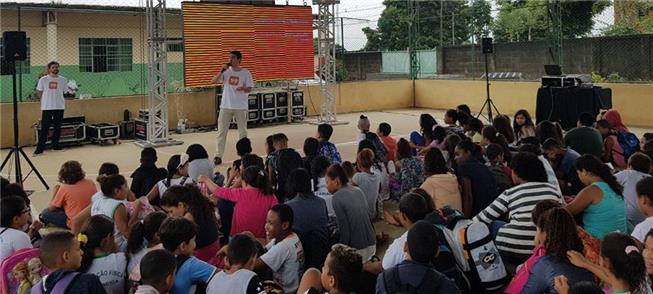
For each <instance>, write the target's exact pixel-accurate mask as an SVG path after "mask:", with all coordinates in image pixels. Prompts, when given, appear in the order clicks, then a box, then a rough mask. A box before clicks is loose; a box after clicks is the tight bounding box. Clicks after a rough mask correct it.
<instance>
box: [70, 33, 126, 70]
mask: <svg viewBox="0 0 653 294" xmlns="http://www.w3.org/2000/svg"><path fill="white" fill-rule="evenodd" d="M132 63H133V59H132V39H127V38H122V39H117V38H80V39H79V71H80V72H110V71H131V70H132Z"/></svg>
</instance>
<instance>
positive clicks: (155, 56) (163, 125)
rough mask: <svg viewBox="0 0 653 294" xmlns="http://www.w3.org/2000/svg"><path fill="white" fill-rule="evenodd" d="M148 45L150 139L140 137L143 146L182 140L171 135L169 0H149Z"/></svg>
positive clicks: (154, 145) (147, 15)
mask: <svg viewBox="0 0 653 294" xmlns="http://www.w3.org/2000/svg"><path fill="white" fill-rule="evenodd" d="M145 14H146V23H147V24H146V27H147V45H148V53H149V54H148V56H147V58H148V64H147V81H148V95H147V96H148V97H147V101H148V111H149V113H148V123H147V140H146V141H137V142H136V144H137V145H139V146H141V147H157V146H168V145H177V144H182V143H183V142H180V141H175V140H172V139H171V138H168V91H167V86H168V76H167V65H168V56H167V44H166V1H165V0H147V1H146V7H145Z"/></svg>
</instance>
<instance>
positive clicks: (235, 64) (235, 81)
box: [211, 51, 254, 165]
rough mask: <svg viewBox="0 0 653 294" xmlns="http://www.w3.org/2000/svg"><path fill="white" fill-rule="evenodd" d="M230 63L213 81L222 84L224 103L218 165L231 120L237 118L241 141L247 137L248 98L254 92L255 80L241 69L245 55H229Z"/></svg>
mask: <svg viewBox="0 0 653 294" xmlns="http://www.w3.org/2000/svg"><path fill="white" fill-rule="evenodd" d="M229 55H230V57H229V63H228V64H226V65H225V66H224V67H222V71H221V72H220V73H219V74H217V75H216V76H214V77H213V79H212V80H211V81H212V82H213V83H214V84H217V83H222V84H223V85H222V101H221V102H220V112H219V113H218V142H217V144H216V149H217V153H216V156H215V158H214V162H215V164H216V165H219V164H222V155H223V154H224V147H225V144H226V141H227V131H228V130H229V125H230V124H231V119H232V118H234V117H235V118H236V124H237V125H238V134H239V137H240V139H242V138H245V137H247V109H248V103H247V97H248V96H249V92H251V91H252V87H253V86H254V80H253V79H252V74H251V73H250V72H249V70H247V69H245V68H242V67H240V61H241V60H242V59H243V55H242V54H241V53H240V51H231V52H230V53H229Z"/></svg>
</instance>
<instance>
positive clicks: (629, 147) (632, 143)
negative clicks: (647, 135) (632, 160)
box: [617, 131, 639, 159]
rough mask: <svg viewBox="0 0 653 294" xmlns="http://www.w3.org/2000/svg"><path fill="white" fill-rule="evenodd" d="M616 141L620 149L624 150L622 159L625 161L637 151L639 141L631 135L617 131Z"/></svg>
mask: <svg viewBox="0 0 653 294" xmlns="http://www.w3.org/2000/svg"><path fill="white" fill-rule="evenodd" d="M617 140H618V141H619V145H621V149H623V150H624V158H626V159H628V158H629V157H630V156H631V155H633V153H635V152H637V151H638V150H639V139H638V138H637V136H636V135H635V134H633V133H630V132H626V131H619V132H617Z"/></svg>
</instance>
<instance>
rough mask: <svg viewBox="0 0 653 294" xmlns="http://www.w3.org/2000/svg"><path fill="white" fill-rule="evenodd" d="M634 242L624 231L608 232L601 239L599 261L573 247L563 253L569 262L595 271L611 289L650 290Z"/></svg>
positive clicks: (621, 291) (638, 251) (623, 290)
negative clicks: (586, 256)
mask: <svg viewBox="0 0 653 294" xmlns="http://www.w3.org/2000/svg"><path fill="white" fill-rule="evenodd" d="M637 245H638V244H637V243H636V242H635V240H634V239H633V238H632V237H630V236H628V235H625V234H622V233H609V234H607V235H605V237H604V238H603V241H602V242H601V262H600V265H596V264H594V263H592V262H590V261H588V260H587V259H585V257H583V255H582V254H581V253H579V252H577V251H569V252H567V256H568V258H569V261H570V262H571V263H572V264H573V265H575V266H577V267H581V268H584V269H587V270H589V271H590V272H592V273H593V274H594V275H596V276H597V277H598V278H599V279H600V280H601V281H602V282H603V283H604V285H605V286H606V287H607V290H609V291H611V292H612V293H651V289H650V288H649V287H650V286H649V284H648V279H647V276H646V266H645V264H644V258H643V257H642V254H641V253H640V249H639V248H638V247H637ZM608 293H609V292H608Z"/></svg>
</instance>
